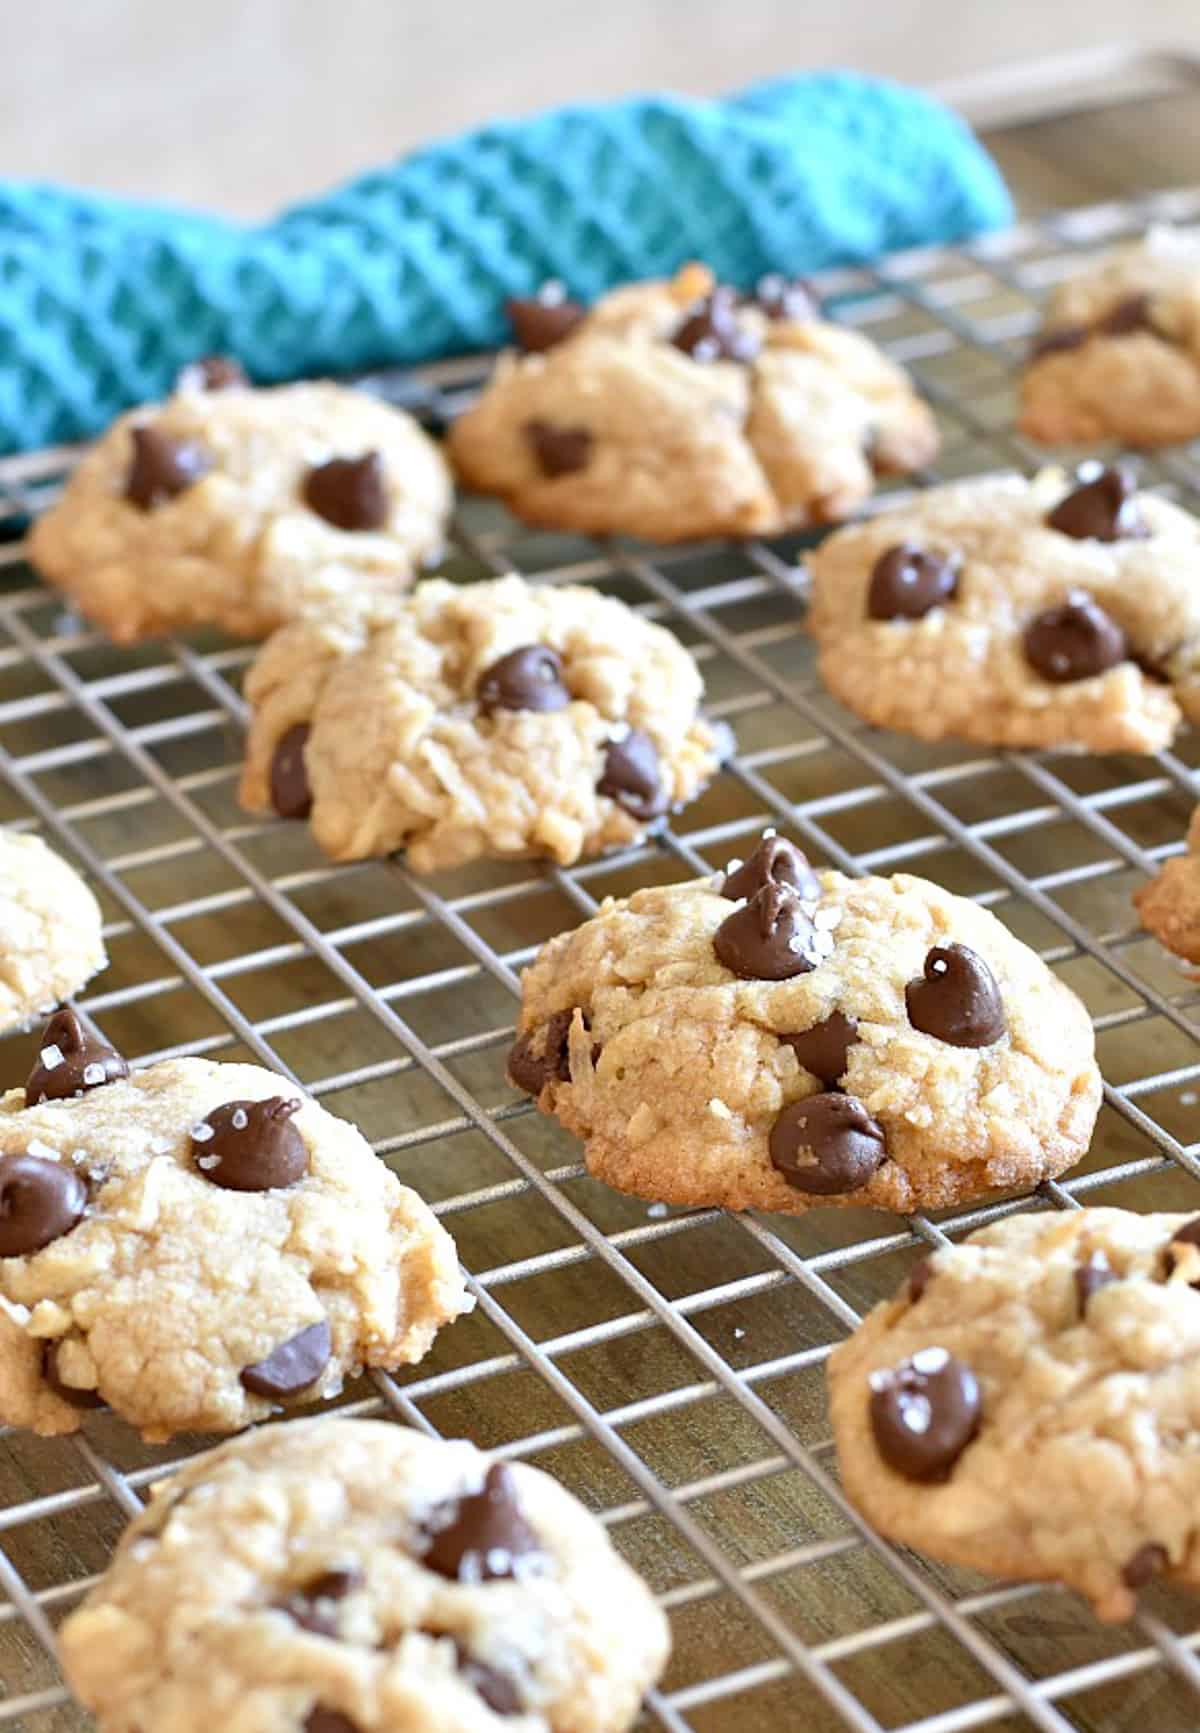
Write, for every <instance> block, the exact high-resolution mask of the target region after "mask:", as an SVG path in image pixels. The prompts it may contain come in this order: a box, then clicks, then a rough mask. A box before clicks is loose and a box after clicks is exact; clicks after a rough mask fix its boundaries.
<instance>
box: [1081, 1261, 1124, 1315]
mask: <svg viewBox="0 0 1200 1733" xmlns="http://www.w3.org/2000/svg"><path fill="white" fill-rule="evenodd" d="M1120 1279H1121V1278H1120V1276H1118V1274H1117V1272H1116V1271H1115V1270H1114V1269H1113V1267H1112V1265H1111V1264H1110V1263H1109V1261H1108V1259H1107V1258H1106V1257H1105V1255H1104V1253H1103V1252H1099V1251H1097V1252H1092V1253H1091V1255H1090V1256H1089V1257H1087V1258H1085V1260H1084V1261H1083V1263H1081V1264H1079V1265H1077V1266H1076V1269H1075V1298H1076V1300H1077V1302H1078V1305H1079V1316H1080V1317H1081V1318H1082V1317H1083V1315H1084V1314H1085V1312H1086V1311H1087V1307H1088V1301H1089V1300H1090V1299H1091V1297H1092V1295H1093V1294H1096V1293H1099V1291H1100V1289H1101V1288H1107V1287H1108V1285H1109V1283H1110V1282H1119V1281H1120Z"/></svg>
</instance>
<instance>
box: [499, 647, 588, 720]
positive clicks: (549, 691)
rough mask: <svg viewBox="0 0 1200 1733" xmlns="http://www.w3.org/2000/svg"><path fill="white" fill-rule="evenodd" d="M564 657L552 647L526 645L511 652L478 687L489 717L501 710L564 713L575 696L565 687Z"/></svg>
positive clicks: (502, 657)
mask: <svg viewBox="0 0 1200 1733" xmlns="http://www.w3.org/2000/svg"><path fill="white" fill-rule="evenodd" d="M562 671H563V665H562V657H561V656H560V655H559V654H558V651H557V650H552V649H550V647H549V645H548V644H525V645H523V646H522V648H521V649H519V650H510V651H509V653H508V655H507V656H501V658H500V660H499V661H498V662H493V663H492V665H491V667H490V668H485V669H484V671H483V673H482V674H481V675H480V676H479V679H478V681H477V682H476V685H475V696H476V698H477V699H478V700H479V708H480V709H481V710H482V711H483V714H484V715H485V716H491V715H492V714H493V713H494V712H495V711H497V710H563V709H565V708H566V706H567V705H568V704H569V703H570V702H571V694H570V693H569V692H568V691H567V689H566V687H565V686H564V685H563V678H562Z"/></svg>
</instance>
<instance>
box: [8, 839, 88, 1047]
mask: <svg viewBox="0 0 1200 1733" xmlns="http://www.w3.org/2000/svg"><path fill="white" fill-rule="evenodd" d="M107 962H108V958H107V956H106V955H105V951H104V939H103V935H102V924H101V919H100V909H99V907H98V905H97V902H96V899H95V897H94V896H93V895H92V893H91V891H90V890H89V888H88V886H87V885H86V884H85V883H84V881H83V879H82V878H80V876H79V874H78V873H77V872H76V871H75V869H74V867H72V866H69V865H68V864H67V862H66V861H65V860H63V859H61V858H60V856H58V855H56V854H55V853H54V851H53V849H50V848H47V846H46V844H45V843H44V842H43V841H42V840H41V838H40V837H37V836H31V835H27V834H25V833H24V832H21V831H15V830H0V1033H6V1032H8V1031H11V1030H13V1029H23V1028H25V1027H26V1026H27V1025H28V1024H29V1023H31V1022H33V1021H34V1020H35V1019H36V1018H38V1017H41V1016H43V1015H44V1014H45V1013H46V1012H47V1011H49V1010H50V1009H51V1008H52V1006H54V1005H56V1004H57V1003H58V1002H59V1000H60V999H69V998H70V996H71V994H72V993H77V992H78V991H79V989H80V988H81V987H82V986H83V985H84V983H85V982H86V981H89V980H90V979H91V977H92V976H93V975H95V974H97V973H98V971H99V970H101V969H103V968H104V967H105V965H106V963H107Z"/></svg>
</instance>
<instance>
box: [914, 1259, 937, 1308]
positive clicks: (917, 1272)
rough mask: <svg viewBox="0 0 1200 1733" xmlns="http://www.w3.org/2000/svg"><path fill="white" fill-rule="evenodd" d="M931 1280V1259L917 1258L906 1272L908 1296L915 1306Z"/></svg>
mask: <svg viewBox="0 0 1200 1733" xmlns="http://www.w3.org/2000/svg"><path fill="white" fill-rule="evenodd" d="M932 1280H933V1259H932V1258H918V1259H917V1261H916V1263H915V1264H914V1265H913V1267H912V1269H911V1270H910V1271H909V1272H908V1297H909V1299H910V1300H911V1301H912V1303H913V1305H914V1306H915V1305H916V1303H917V1301H918V1300H919V1299H921V1297H922V1296H923V1295H924V1293H925V1290H926V1288H927V1287H928V1286H929V1284H930V1282H931V1281H932Z"/></svg>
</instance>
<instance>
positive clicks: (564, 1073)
mask: <svg viewBox="0 0 1200 1733" xmlns="http://www.w3.org/2000/svg"><path fill="white" fill-rule="evenodd" d="M573 1016H574V1012H573V1011H555V1012H553V1013H552V1014H551V1016H549V1017H548V1018H547V1019H546V1024H545V1028H544V1030H543V1032H542V1040H541V1048H542V1051H541V1053H540V1055H539V1054H537V1053H535V1052H534V1037H535V1036H536V1034H537V1031H536V1030H535V1029H529V1030H527V1031H526V1032H525V1034H524V1035H518V1036H517V1039H516V1040H515V1041H514V1042H513V1046H512V1052H511V1053H510V1054H509V1056H508V1075H509V1076H510V1077H511V1078H512V1080H513V1082H514V1083H515V1084H516V1086H517V1088H518V1089H523V1090H524V1091H525V1093H526V1094H527V1095H533V1096H535V1097H536V1096H538V1095H540V1094H541V1093H542V1090H543V1089H544V1088H545V1087H546V1084H547V1083H549V1082H550V1081H551V1079H552V1078H553V1079H557V1081H558V1082H559V1083H569V1082H570V1081H571V1065H570V1058H569V1055H568V1052H567V1042H568V1038H569V1036H570V1033H571V1020H572V1018H573ZM586 1022H587V1019H586V1018H585V1019H584V1023H585V1026H586Z"/></svg>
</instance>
